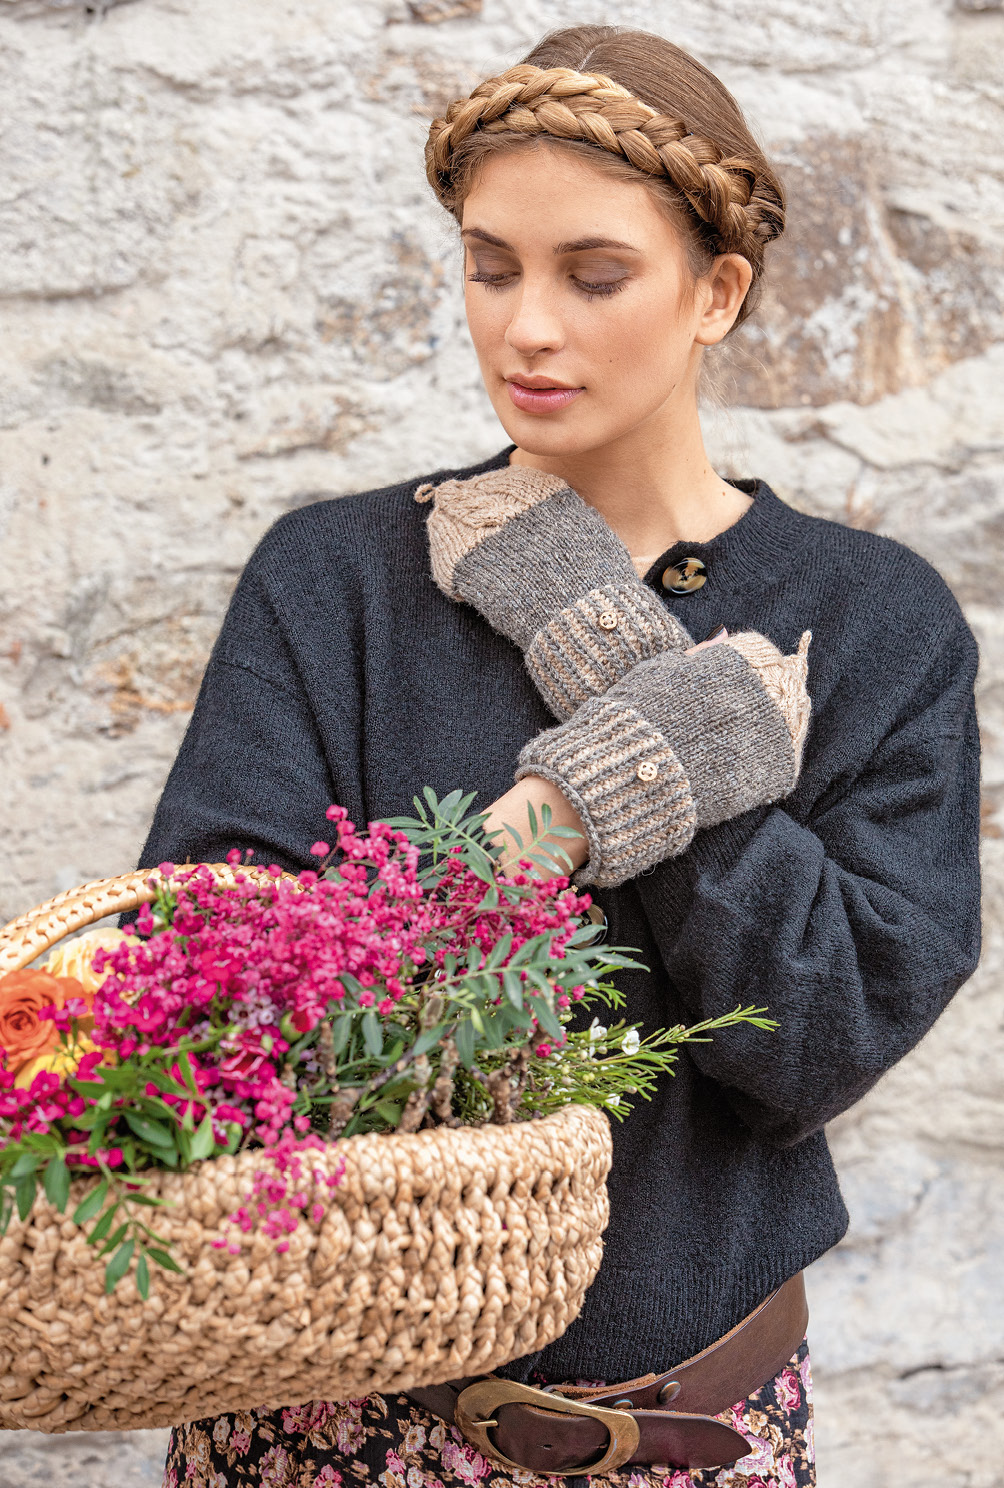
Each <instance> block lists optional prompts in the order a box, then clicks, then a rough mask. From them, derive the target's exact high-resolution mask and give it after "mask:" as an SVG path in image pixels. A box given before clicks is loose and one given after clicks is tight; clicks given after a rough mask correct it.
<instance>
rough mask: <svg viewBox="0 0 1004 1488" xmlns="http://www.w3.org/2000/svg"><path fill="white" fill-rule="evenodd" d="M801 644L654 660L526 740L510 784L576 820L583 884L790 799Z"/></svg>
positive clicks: (804, 722) (618, 876)
mask: <svg viewBox="0 0 1004 1488" xmlns="http://www.w3.org/2000/svg"><path fill="white" fill-rule="evenodd" d="M810 638H811V636H810V632H809V631H806V632H805V634H804V635H803V637H802V640H801V642H800V644H799V647H798V650H797V651H796V652H795V653H794V655H791V656H785V655H783V654H782V653H781V652H780V651H779V650H778V648H777V647H776V646H775V645H773V643H772V642H771V641H769V640H768V639H767V638H766V636H762V635H759V634H757V633H756V632H754V631H745V632H740V633H739V634H738V635H735V636H730V637H728V639H727V640H726V639H725V637H724V634H722V635H718V636H713V637H709V640H708V642H707V643H702V644H701V645H699V646H694V647H693V648H691V649H690V650H689V651H688V652H687V653H683V654H681V653H680V652H678V651H677V652H673V651H668V652H665V653H663V655H661V656H657V657H653V658H652V659H651V660H650V661H642V662H639V664H638V665H637V666H636V667H634V668H633V669H632V670H631V671H630V672H629V673H628V674H627V676H626V677H624V678H623V679H622V680H621V681H620V682H617V683H615V684H614V686H613V687H611V688H610V689H609V690H608V691H607V692H606V693H605V694H604V696H603V697H600V698H590V699H589V701H588V702H585V703H583V704H582V705H581V706H580V707H579V708H577V709H576V711H575V713H574V714H573V715H572V717H571V718H570V719H568V720H566V722H565V723H563V724H561V725H559V727H558V728H553V729H547V730H545V732H544V733H542V734H538V735H537V737H536V738H535V739H531V740H530V742H529V743H528V744H527V745H526V747H525V748H524V750H523V752H522V753H521V755H520V758H519V765H518V767H517V771H516V778H517V779H520V778H525V777H526V776H527V775H533V776H540V777H542V778H543V779H544V780H545V781H549V782H550V783H551V784H552V785H553V786H555V787H556V788H557V789H558V790H559V792H560V793H561V794H562V795H563V796H564V797H565V798H566V799H567V801H568V802H569V803H570V807H571V809H572V810H574V811H575V812H576V813H577V815H578V818H579V820H580V822H581V823H582V825H583V828H584V830H585V834H586V839H587V841H588V844H589V850H590V855H589V861H588V864H587V867H586V871H585V872H584V873H583V875H582V877H583V879H584V880H585V881H586V882H587V883H595V884H598V885H600V886H605V885H613V884H619V883H623V882H624V881H625V880H626V879H629V878H636V877H637V876H638V874H639V873H644V872H646V871H647V870H648V869H650V868H653V867H654V866H655V865H656V863H661V862H662V861H663V859H664V858H670V857H675V856H677V855H678V854H679V853H682V852H683V851H685V849H686V848H687V847H688V846H689V845H690V842H691V839H692V838H693V836H694V833H695V832H696V831H697V830H698V829H699V828H702V827H710V826H714V825H715V824H716V823H718V822H721V821H727V820H729V819H730V818H731V817H734V816H740V815H741V814H742V813H743V812H744V811H749V810H751V809H752V808H753V807H756V806H765V805H770V804H772V803H773V802H774V801H778V800H780V799H781V798H782V797H784V796H786V795H788V794H789V793H790V792H791V791H792V790H793V789H794V787H795V782H796V781H797V779H798V772H799V769H800V766H801V759H802V746H803V744H804V742H805V735H806V730H807V729H808V725H809V714H810V707H811V705H810V701H809V693H808V690H807V686H806V678H807V671H808V661H807V651H808V646H809V640H810Z"/></svg>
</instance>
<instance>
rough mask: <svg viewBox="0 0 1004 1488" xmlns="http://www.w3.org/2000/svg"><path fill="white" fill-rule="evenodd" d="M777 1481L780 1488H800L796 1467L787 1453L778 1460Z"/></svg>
mask: <svg viewBox="0 0 1004 1488" xmlns="http://www.w3.org/2000/svg"><path fill="white" fill-rule="evenodd" d="M777 1481H778V1485H779V1488H798V1485H797V1484H796V1482H795V1466H794V1463H793V1462H792V1460H791V1458H790V1456H789V1455H788V1453H787V1452H782V1453H781V1455H780V1457H779V1458H778V1459H777Z"/></svg>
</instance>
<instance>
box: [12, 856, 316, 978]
mask: <svg viewBox="0 0 1004 1488" xmlns="http://www.w3.org/2000/svg"><path fill="white" fill-rule="evenodd" d="M186 866H187V865H186ZM192 866H194V865H192ZM203 866H204V867H207V868H209V869H210V870H211V872H212V874H213V877H214V878H215V879H216V882H217V883H219V884H223V885H224V886H225V887H227V888H232V887H233V885H234V884H235V882H236V877H235V875H236V874H237V873H241V874H242V875H243V876H244V877H245V878H251V879H255V880H258V881H264V882H268V883H272V882H273V878H272V875H271V874H269V873H267V872H266V871H265V870H264V869H263V868H250V867H248V868H236V869H235V868H231V867H230V865H229V863H206V864H204V865H203ZM287 876H288V875H286V874H283V877H284V878H285V877H287ZM163 879H164V875H163V874H162V873H161V872H160V869H159V868H137V870H136V871H135V873H120V874H119V875H118V877H116V878H99V879H95V881H94V882H93V883H88V884H83V885H81V887H80V888H78V889H66V890H64V892H63V893H62V894H57V895H56V897H55V899H47V900H46V902H45V903H44V904H39V905H38V906H37V907H36V908H35V909H29V910H28V913H27V914H23V915H21V916H19V918H18V919H16V920H11V922H10V924H9V925H5V926H4V927H3V929H2V930H0V976H3V975H4V974H5V973H6V972H8V971H21V970H23V968H24V967H26V966H30V964H31V962H32V961H34V959H35V957H36V956H41V955H42V953H43V952H44V951H48V950H51V949H52V947H53V946H54V945H56V944H57V943H58V942H59V941H61V940H62V939H63V937H64V936H66V935H70V934H72V932H73V931H74V930H80V929H82V928H83V926H84V925H93V924H94V922H95V921H96V920H103V919H104V918H105V917H106V915H113V914H127V913H128V912H129V911H130V910H132V909H138V908H139V907H140V905H141V904H150V903H151V902H152V901H153V899H154V897H155V895H156V890H157V885H158V884H159V883H161V882H163Z"/></svg>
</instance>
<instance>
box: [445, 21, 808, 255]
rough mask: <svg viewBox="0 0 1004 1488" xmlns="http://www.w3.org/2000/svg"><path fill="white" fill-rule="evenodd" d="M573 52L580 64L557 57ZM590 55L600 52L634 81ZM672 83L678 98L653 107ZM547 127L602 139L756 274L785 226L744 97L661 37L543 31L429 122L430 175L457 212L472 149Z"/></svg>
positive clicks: (547, 131) (701, 235)
mask: <svg viewBox="0 0 1004 1488" xmlns="http://www.w3.org/2000/svg"><path fill="white" fill-rule="evenodd" d="M575 56H579V57H581V59H582V60H581V63H580V66H577V67H576V66H569V65H565V64H564V62H562V61H561V59H562V58H564V59H566V60H567V59H568V58H570V57H575ZM586 62H595V63H601V62H605V63H606V65H607V66H608V67H609V68H610V69H611V71H616V72H619V73H620V74H621V77H625V76H627V77H628V78H629V80H630V81H631V82H632V83H633V84H634V86H633V87H629V86H627V84H626V82H624V81H618V80H617V79H616V78H614V77H613V76H611V75H610V72H607V71H602V70H597V71H593V70H591V69H587V67H586V65H585V64H586ZM638 81H641V82H642V83H643V84H644V83H647V84H648V86H643V87H642V88H639V87H638ZM641 92H645V93H647V95H648V98H649V99H651V100H652V101H651V102H649V101H646V99H645V98H643V97H641V96H639V94H640V93H641ZM674 94H676V95H678V96H679V105H678V106H677V107H670V108H669V109H667V108H665V107H661V108H660V107H657V106H655V105H656V104H657V103H659V102H662V101H663V99H664V98H665V97H666V95H670V96H673V95H674ZM658 95H663V97H662V98H660V97H659V96H658ZM688 113H689V115H690V117H689V118H688V117H687V114H688ZM709 125H711V126H712V127H710V128H709V127H708V126H709ZM545 138H549V139H552V140H560V141H564V142H566V143H569V144H574V145H576V146H577V147H579V148H580V149H581V147H583V146H586V147H593V148H594V149H599V150H603V151H605V152H607V154H608V155H610V156H613V157H616V158H617V159H618V160H619V161H620V162H622V163H623V164H625V165H627V166H632V167H634V169H636V170H638V171H640V172H642V173H643V174H644V175H645V176H646V177H647V178H648V179H649V180H650V181H652V182H653V184H655V185H657V186H660V187H661V188H663V194H668V195H669V197H670V198H671V200H672V202H673V204H674V206H675V207H676V208H677V212H678V214H679V212H680V211H681V210H682V212H683V215H684V216H685V217H686V218H688V219H689V226H690V227H691V229H692V231H693V234H694V236H695V237H696V238H697V239H698V240H699V242H700V243H701V244H702V245H703V247H704V248H705V250H706V251H707V252H709V253H711V254H720V253H741V254H742V255H743V256H744V257H745V258H747V259H748V260H749V261H750V263H751V264H752V266H753V272H754V280H757V279H759V277H760V275H761V273H762V270H763V253H764V248H765V247H766V245H767V244H768V243H770V242H771V241H773V239H774V238H777V237H779V236H780V234H781V233H782V232H783V231H784V213H785V200H784V190H783V187H782V186H781V183H780V181H779V180H778V178H777V176H776V175H775V173H774V171H773V169H772V168H771V166H770V164H769V163H768V161H767V160H766V158H765V156H764V155H763V152H762V151H761V150H760V148H759V146H758V145H757V143H756V141H755V140H754V139H753V136H752V135H751V134H750V132H749V129H748V127H747V126H746V123H745V120H744V119H743V116H742V113H741V111H740V109H739V106H738V105H737V104H736V102H735V100H734V99H733V98H732V96H731V94H730V93H729V92H728V91H727V89H726V88H725V87H724V86H723V85H722V83H720V82H719V80H718V79H717V78H716V77H714V75H713V74H712V73H710V72H708V71H707V69H706V68H704V67H702V66H701V64H700V63H699V62H697V61H696V60H695V59H694V58H693V57H690V56H689V55H688V54H687V53H686V52H683V51H681V50H680V49H679V48H678V47H675V46H673V45H672V44H671V43H670V42H667V41H665V40H664V39H663V38H662V37H657V36H652V35H649V34H647V33H645V32H639V31H625V30H621V29H620V28H618V27H613V26H578V27H573V28H571V29H569V30H566V31H559V32H556V33H553V34H552V35H550V36H548V37H545V38H544V40H543V41H542V42H541V43H540V44H539V45H538V46H537V47H536V48H535V49H534V51H533V52H531V53H530V56H529V58H528V59H527V60H526V61H525V62H521V63H520V64H519V65H518V66H516V67H510V68H508V69H507V71H505V72H503V73H500V74H499V76H498V77H493V78H488V79H487V80H486V81H485V82H483V83H480V84H479V85H478V86H477V87H476V88H475V89H474V91H473V92H472V93H470V94H469V95H468V96H467V97H466V98H459V99H455V100H454V101H453V102H452V103H451V104H450V105H449V107H448V108H447V110H446V113H445V114H444V115H443V116H442V117H441V118H438V119H436V120H434V121H433V124H432V126H431V128H430V130H429V137H428V141H427V143H426V148H425V161H426V172H427V174H428V178H429V183H430V185H431V186H432V189H433V190H434V191H435V193H436V195H437V197H438V198H439V200H440V202H441V203H442V204H443V206H444V207H446V208H447V210H448V211H450V212H452V213H453V214H454V215H455V216H458V217H459V215H460V211H461V208H462V204H463V198H464V195H465V194H466V190H467V187H468V185H469V183H470V177H471V169H472V165H473V163H474V162H475V161H476V160H477V159H478V158H479V156H481V155H482V154H483V153H488V152H489V151H490V150H493V149H494V148H498V147H501V146H503V145H504V144H510V143H511V144H515V143H518V142H524V141H525V142H530V141H533V140H535V139H538V140H539V139H545Z"/></svg>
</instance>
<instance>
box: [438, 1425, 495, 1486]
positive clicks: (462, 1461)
mask: <svg viewBox="0 0 1004 1488" xmlns="http://www.w3.org/2000/svg"><path fill="white" fill-rule="evenodd" d="M442 1458H443V1466H444V1467H445V1468H446V1470H447V1472H451V1473H456V1475H457V1477H458V1478H459V1479H460V1480H461V1482H463V1483H468V1484H470V1488H475V1485H476V1484H477V1483H480V1482H481V1481H482V1480H483V1479H484V1478H487V1477H488V1475H489V1473H490V1472H491V1463H490V1462H489V1461H488V1459H487V1457H482V1455H481V1453H480V1452H479V1451H478V1450H477V1449H476V1448H475V1447H472V1446H471V1445H470V1443H469V1442H465V1441H464V1440H463V1438H462V1437H461V1435H460V1433H459V1432H458V1431H457V1430H456V1428H455V1427H453V1428H451V1430H450V1438H449V1440H447V1441H446V1442H445V1443H444V1445H443V1452H442Z"/></svg>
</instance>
